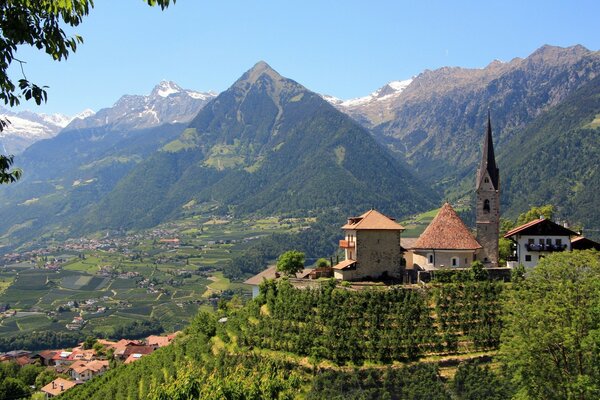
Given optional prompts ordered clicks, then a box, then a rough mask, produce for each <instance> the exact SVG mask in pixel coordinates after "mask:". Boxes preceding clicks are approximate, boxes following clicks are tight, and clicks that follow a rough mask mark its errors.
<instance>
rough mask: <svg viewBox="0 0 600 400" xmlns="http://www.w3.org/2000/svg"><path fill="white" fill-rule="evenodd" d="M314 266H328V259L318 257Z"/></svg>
mask: <svg viewBox="0 0 600 400" xmlns="http://www.w3.org/2000/svg"><path fill="white" fill-rule="evenodd" d="M316 266H317V268H325V267H329V261H327V260H326V259H324V258H319V259H318V260H317V262H316Z"/></svg>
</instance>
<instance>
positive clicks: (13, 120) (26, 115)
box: [0, 107, 94, 154]
mask: <svg viewBox="0 0 600 400" xmlns="http://www.w3.org/2000/svg"><path fill="white" fill-rule="evenodd" d="M93 114H94V111H92V110H90V109H87V110H84V111H82V112H80V113H79V114H77V115H75V116H72V117H69V116H67V115H64V114H51V115H47V114H37V113H34V112H31V111H21V112H18V113H15V112H12V111H10V110H7V109H5V108H3V107H0V119H3V120H6V121H8V125H7V126H6V127H5V128H4V129H3V130H2V132H0V151H1V152H2V153H3V154H20V153H22V152H23V150H25V149H26V148H27V147H29V146H30V145H32V144H33V143H35V142H37V141H38V140H42V139H49V138H51V137H54V136H56V135H57V134H58V132H60V131H61V130H62V129H63V128H64V127H65V126H67V125H69V123H71V122H72V121H74V120H78V119H83V118H87V117H90V116H91V115H93Z"/></svg>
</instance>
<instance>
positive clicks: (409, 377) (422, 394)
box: [306, 364, 452, 400]
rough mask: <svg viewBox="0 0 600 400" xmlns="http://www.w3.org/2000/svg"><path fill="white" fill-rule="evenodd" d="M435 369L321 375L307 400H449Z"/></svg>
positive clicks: (430, 366)
mask: <svg viewBox="0 0 600 400" xmlns="http://www.w3.org/2000/svg"><path fill="white" fill-rule="evenodd" d="M451 398H452V397H451V394H450V392H449V390H448V389H447V388H446V387H445V385H444V383H443V381H442V378H441V376H440V374H439V369H438V367H437V365H434V364H415V365H412V366H410V367H403V368H396V369H392V368H387V369H361V370H354V371H351V372H345V371H324V372H320V373H319V374H317V375H316V376H315V377H314V378H313V380H312V383H311V389H310V391H309V393H308V395H307V396H306V399H307V400H317V399H328V400H362V399H390V400H391V399H394V400H416V399H422V400H426V399H427V400H450V399H451Z"/></svg>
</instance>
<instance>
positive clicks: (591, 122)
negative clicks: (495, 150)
mask: <svg viewBox="0 0 600 400" xmlns="http://www.w3.org/2000/svg"><path fill="white" fill-rule="evenodd" d="M599 93H600V76H598V77H596V78H595V79H593V80H592V81H591V82H589V83H588V84H587V85H585V86H583V87H582V88H581V89H579V90H577V91H576V92H575V93H573V94H572V95H571V96H569V97H568V98H567V99H566V100H565V101H564V102H563V103H561V104H559V105H558V106H556V107H553V108H551V109H549V110H548V111H546V112H544V113H543V114H541V115H540V116H539V117H538V118H536V120H535V121H534V122H533V123H531V124H530V125H528V127H527V128H526V129H524V130H523V131H522V132H519V133H518V135H516V136H515V137H514V138H513V140H511V141H510V142H508V143H507V144H506V145H505V146H504V148H503V149H502V151H501V153H500V156H499V160H500V161H499V162H500V168H501V173H502V175H503V189H502V190H503V200H502V203H503V204H504V206H505V207H506V211H505V213H506V214H508V215H510V216H516V215H518V213H519V212H522V211H523V210H527V209H529V207H530V206H531V205H539V204H553V205H555V206H556V207H557V211H558V214H559V216H562V217H568V219H570V220H571V222H577V223H580V224H582V225H583V227H584V228H586V227H587V228H588V229H590V231H589V232H587V233H586V235H588V233H589V234H590V236H596V237H598V236H599V232H600V211H599V210H598V207H597V206H598V204H600V194H599V193H598V187H600V186H599V185H600V171H598V165H600V95H599Z"/></svg>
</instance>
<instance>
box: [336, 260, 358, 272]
mask: <svg viewBox="0 0 600 400" xmlns="http://www.w3.org/2000/svg"><path fill="white" fill-rule="evenodd" d="M355 263H356V260H344V261H342V262H340V263H338V264H336V265H334V266H333V269H340V270H341V269H346V268H350V267H351V266H352V265H353V264H355Z"/></svg>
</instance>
